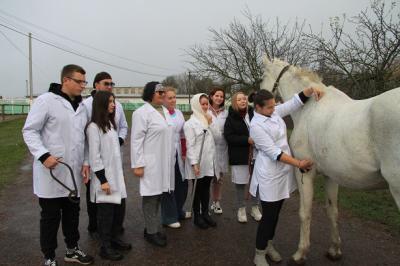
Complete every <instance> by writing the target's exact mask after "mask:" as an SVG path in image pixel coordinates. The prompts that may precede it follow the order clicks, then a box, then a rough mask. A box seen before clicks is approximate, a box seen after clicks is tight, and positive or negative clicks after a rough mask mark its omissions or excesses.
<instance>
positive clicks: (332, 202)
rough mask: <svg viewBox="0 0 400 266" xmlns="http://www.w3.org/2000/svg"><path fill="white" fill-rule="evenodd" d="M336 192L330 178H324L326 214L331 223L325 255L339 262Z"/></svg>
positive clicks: (335, 186) (336, 185)
mask: <svg viewBox="0 0 400 266" xmlns="http://www.w3.org/2000/svg"><path fill="white" fill-rule="evenodd" d="M338 190H339V185H338V184H337V183H335V182H334V181H333V180H332V179H331V178H329V177H325V192H326V202H325V208H326V214H327V216H328V218H329V221H330V223H331V246H330V247H329V250H328V252H327V254H326V256H327V257H328V258H329V259H330V260H339V259H341V257H342V251H341V250H340V244H341V241H340V236H339V229H338V223H337V220H338V206H337V200H338Z"/></svg>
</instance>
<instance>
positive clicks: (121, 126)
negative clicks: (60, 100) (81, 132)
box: [83, 72, 128, 239]
mask: <svg viewBox="0 0 400 266" xmlns="http://www.w3.org/2000/svg"><path fill="white" fill-rule="evenodd" d="M113 87H114V82H113V80H112V77H111V75H110V74H109V73H107V72H100V73H97V74H96V76H95V77H94V80H93V89H94V90H93V91H92V92H91V93H90V94H91V95H90V96H89V97H87V98H86V99H85V100H84V101H83V104H84V105H85V107H86V110H87V114H88V120H89V121H90V120H91V118H92V109H93V108H92V106H93V98H94V96H95V94H96V92H98V91H108V92H112V90H113ZM115 125H116V126H117V127H116V131H117V134H118V139H119V143H120V146H122V145H123V144H124V142H125V138H126V136H127V134H128V124H127V122H126V118H125V114H124V109H123V108H122V105H121V103H120V102H118V101H117V100H115ZM121 157H123V152H122V149H121ZM121 159H122V158H121ZM122 160H123V159H122ZM93 177H94V173H93V172H91V175H90V180H91V179H93ZM90 180H89V181H88V182H87V183H86V210H87V213H88V218H89V219H88V220H89V221H88V227H87V229H88V231H89V235H90V236H91V237H92V238H93V239H97V234H98V232H97V218H96V217H97V212H96V204H94V203H92V202H91V201H90V198H91V196H90V183H91V181H90ZM124 208H126V205H124Z"/></svg>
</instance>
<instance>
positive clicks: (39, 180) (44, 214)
mask: <svg viewBox="0 0 400 266" xmlns="http://www.w3.org/2000/svg"><path fill="white" fill-rule="evenodd" d="M85 74H86V72H85V70H84V69H83V68H82V67H80V66H77V65H67V66H65V67H64V68H63V69H62V72H61V85H60V84H56V83H52V84H50V89H49V92H47V93H44V94H42V95H40V96H39V97H38V98H37V99H36V100H35V102H34V104H33V106H32V109H31V110H30V112H29V114H28V117H27V119H26V122H25V125H24V127H23V129H22V133H23V137H24V141H25V143H26V145H27V146H28V148H29V150H30V152H31V153H32V155H33V156H34V162H33V189H34V193H35V194H36V195H37V196H38V198H39V205H40V207H41V213H40V216H41V218H40V246H41V250H42V252H43V254H44V257H45V263H44V265H52V266H54V265H57V261H56V259H55V250H56V248H57V232H58V228H59V225H60V221H61V223H62V230H63V234H64V237H65V244H66V246H67V250H66V253H65V257H64V261H66V262H77V263H80V264H91V263H92V262H93V257H92V256H89V255H86V254H85V253H84V252H83V251H82V250H81V249H80V248H79V246H78V240H79V231H78V225H79V210H80V208H79V198H80V194H79V191H80V186H81V183H82V176H83V177H84V178H85V179H86V178H88V175H89V166H88V164H87V163H86V160H85V159H87V158H85V133H84V128H85V125H86V124H87V122H88V120H87V115H86V110H85V107H84V106H83V104H82V97H81V93H82V91H83V89H84V88H85V85H86V84H87V82H86V81H85ZM59 162H63V163H66V164H68V165H69V166H70V167H71V169H72V172H73V174H70V172H69V170H68V169H67V168H66V167H65V166H63V165H60V164H59ZM50 170H52V171H53V172H54V175H55V176H56V177H57V178H58V179H59V180H60V181H61V182H62V183H63V184H64V185H65V186H66V187H68V188H70V189H74V182H73V180H72V178H75V183H76V186H77V192H78V194H77V195H76V197H74V198H72V200H71V199H70V198H69V197H68V196H69V193H70V191H69V190H67V189H66V188H65V187H63V186H61V185H60V184H58V183H57V182H56V180H54V179H53V177H52V176H51V174H50ZM71 175H72V177H71Z"/></svg>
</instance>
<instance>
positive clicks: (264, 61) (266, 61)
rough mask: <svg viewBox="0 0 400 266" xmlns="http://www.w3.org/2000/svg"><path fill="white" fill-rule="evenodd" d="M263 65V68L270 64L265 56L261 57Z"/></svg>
mask: <svg viewBox="0 0 400 266" xmlns="http://www.w3.org/2000/svg"><path fill="white" fill-rule="evenodd" d="M263 63H264V66H268V65H269V64H271V61H270V60H269V57H268V55H266V54H265V55H264V56H263Z"/></svg>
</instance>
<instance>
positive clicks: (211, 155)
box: [183, 116, 221, 179]
mask: <svg viewBox="0 0 400 266" xmlns="http://www.w3.org/2000/svg"><path fill="white" fill-rule="evenodd" d="M183 129H184V132H185V137H186V149H187V151H186V161H185V175H186V179H194V178H195V175H194V172H193V168H192V165H195V164H198V163H199V159H200V149H201V143H202V141H203V136H204V131H203V130H206V134H205V138H204V146H203V151H202V155H201V161H200V175H199V176H198V177H197V178H202V177H204V176H214V175H215V159H216V155H215V152H216V151H215V141H214V137H213V136H214V135H218V134H221V133H220V132H219V129H218V126H217V125H216V124H215V123H211V125H210V126H208V127H207V128H205V127H204V126H203V124H202V123H201V122H200V121H199V120H198V119H197V118H196V117H194V116H192V117H191V118H190V119H189V120H188V121H186V123H185V125H184V127H183Z"/></svg>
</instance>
